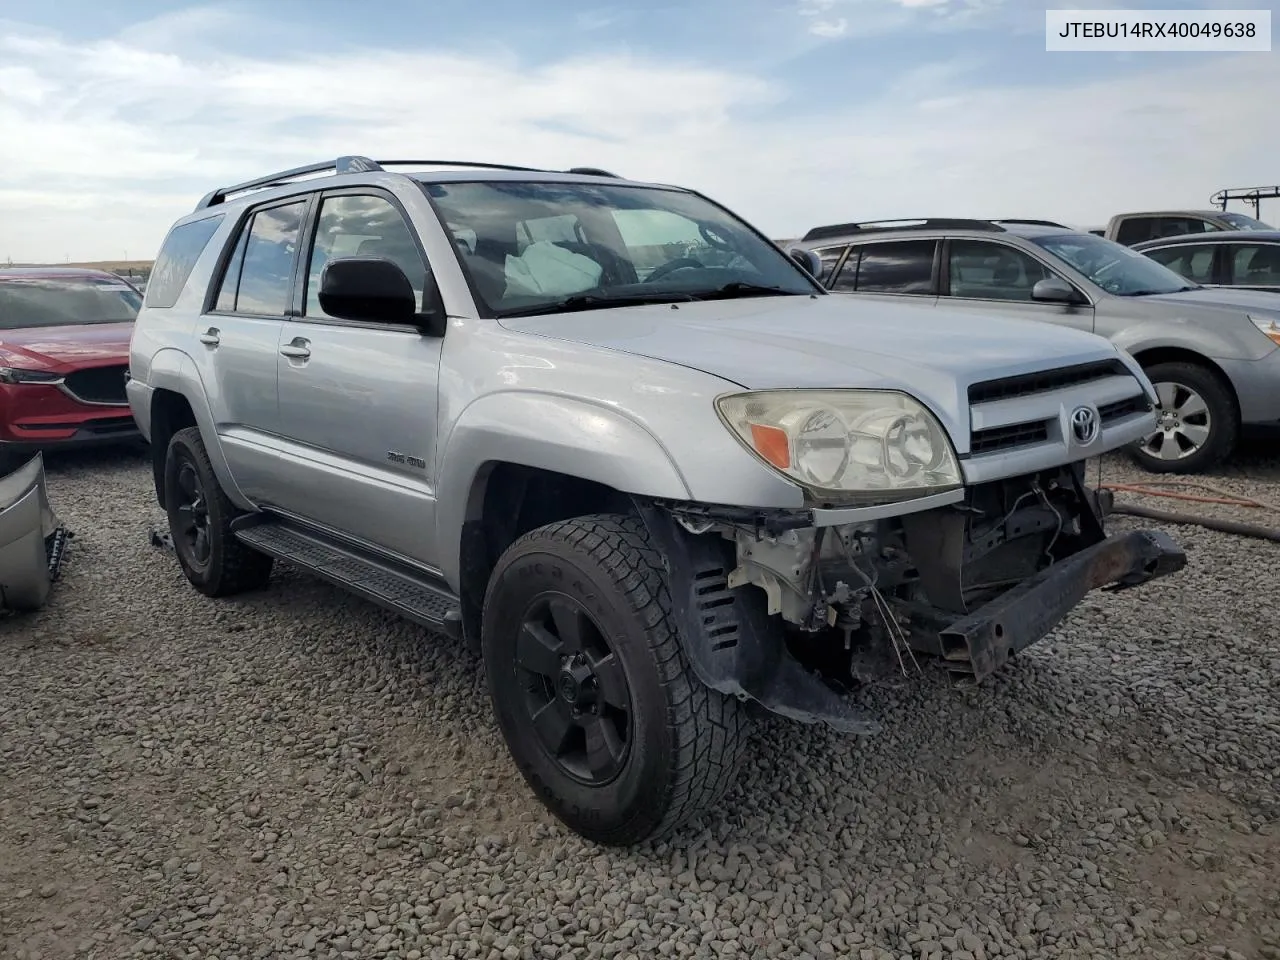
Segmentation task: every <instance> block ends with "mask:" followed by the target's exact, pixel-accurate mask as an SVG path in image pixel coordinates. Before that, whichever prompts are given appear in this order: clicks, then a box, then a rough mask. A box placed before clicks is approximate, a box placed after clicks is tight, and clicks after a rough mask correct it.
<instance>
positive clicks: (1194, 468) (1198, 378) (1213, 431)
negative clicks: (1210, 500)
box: [1130, 361, 1240, 474]
mask: <svg viewBox="0 0 1280 960" xmlns="http://www.w3.org/2000/svg"><path fill="white" fill-rule="evenodd" d="M1145 372H1146V374H1147V377H1148V379H1150V380H1151V382H1152V383H1155V384H1159V383H1175V384H1180V385H1184V386H1186V387H1188V388H1189V389H1191V390H1194V391H1195V392H1196V393H1198V394H1199V395H1200V397H1201V398H1202V399H1203V400H1204V402H1205V406H1206V407H1207V408H1208V410H1209V439H1208V440H1206V441H1205V442H1204V444H1203V445H1202V446H1201V447H1200V449H1199V450H1197V451H1196V452H1195V453H1192V454H1190V455H1188V456H1186V457H1184V458H1183V459H1181V460H1162V459H1160V458H1158V457H1153V456H1151V455H1150V454H1149V453H1146V452H1145V451H1144V450H1143V449H1142V442H1141V441H1139V442H1138V443H1136V444H1134V445H1133V447H1132V448H1130V455H1131V456H1132V458H1133V459H1134V461H1135V462H1137V464H1138V465H1139V466H1141V467H1142V468H1144V469H1145V470H1147V471H1149V472H1151V473H1168V474H1175V473H1176V474H1195V473H1204V472H1205V471H1207V470H1210V469H1212V468H1213V467H1215V466H1217V465H1218V464H1219V463H1221V462H1222V461H1223V460H1225V459H1226V458H1227V457H1229V456H1230V455H1231V453H1232V452H1233V451H1234V450H1235V448H1236V444H1237V442H1238V441H1239V438H1240V411H1239V408H1238V406H1237V405H1236V401H1235V397H1234V396H1232V393H1231V389H1230V387H1228V386H1227V385H1226V384H1225V383H1223V381H1222V378H1221V377H1220V376H1218V374H1217V373H1215V372H1214V371H1213V370H1210V369H1209V368H1208V367H1205V366H1202V365H1201V364H1197V363H1186V362H1182V361H1175V362H1169V363H1155V364H1152V365H1151V366H1150V367H1147V368H1146V370H1145Z"/></svg>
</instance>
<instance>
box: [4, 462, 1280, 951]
mask: <svg viewBox="0 0 1280 960" xmlns="http://www.w3.org/2000/svg"><path fill="white" fill-rule="evenodd" d="M1226 473H1227V475H1228V480H1229V482H1231V483H1233V484H1235V487H1234V488H1235V489H1240V490H1242V491H1247V490H1252V491H1253V492H1254V493H1255V494H1258V495H1263V496H1271V497H1272V498H1273V499H1274V498H1280V493H1277V483H1276V481H1277V480H1278V479H1280V461H1276V460H1270V459H1267V458H1266V457H1265V456H1263V455H1256V456H1252V457H1245V458H1242V459H1241V460H1240V461H1239V462H1237V463H1236V464H1234V465H1232V466H1231V467H1230V468H1228V470H1227V471H1226ZM1250 478H1252V479H1250ZM1107 479H1112V480H1116V479H1129V480H1141V479H1143V475H1141V474H1137V473H1135V472H1133V471H1132V470H1131V469H1129V468H1127V467H1125V466H1124V465H1123V464H1120V465H1119V466H1115V465H1108V468H1107ZM49 480H50V491H51V496H52V498H53V501H54V505H55V507H56V508H57V510H58V511H59V512H60V513H61V514H62V516H63V517H64V519H66V520H67V521H68V522H69V523H70V524H71V525H72V527H73V528H74V530H75V532H76V538H75V540H74V547H73V553H72V555H71V558H70V560H69V562H68V565H67V568H66V570H65V575H64V579H63V581H62V582H61V583H59V584H58V585H57V587H56V597H55V600H54V602H53V603H52V604H51V605H50V607H49V608H48V609H47V610H45V611H43V612H41V613H40V614H38V615H36V616H34V617H31V618H26V619H22V620H10V621H7V622H4V621H0V824H3V829H0V956H3V957H6V958H9V957H12V958H14V960H35V958H62V957H84V958H90V957H92V958H106V957H131V956H156V957H175V958H214V957H216V958H220V960H232V958H242V960H247V958H263V957H268V956H270V957H285V958H288V957H326V958H332V957H349V958H355V957H398V958H410V960H412V958H418V957H456V958H470V957H482V958H509V960H514V958H518V957H547V958H559V957H619V958H630V957H636V958H640V957H644V958H647V957H653V956H659V957H695V956H697V957H704V956H705V957H719V956H734V955H752V956H767V957H807V958H815V960H819V958H827V957H831V958H836V957H839V958H846V957H851V958H856V960H899V958H904V960H905V958H910V960H925V958H934V957H936V958H945V960H983V958H995V957H1022V958H1032V957H1073V958H1074V957H1080V958H1086V957H1088V958H1095V957H1096V958H1103V957H1107V958H1110V957H1123V956H1133V957H1142V958H1166V957H1168V958H1187V960H1193V958H1194V960H1200V958H1207V957H1228V958H1235V960H1242V958H1249V960H1254V958H1280V838H1278V836H1277V826H1276V822H1277V819H1278V818H1280V689H1278V687H1277V677H1278V676H1280V647H1277V642H1276V640H1275V639H1274V638H1275V627H1276V622H1277V617H1276V613H1277V607H1278V604H1277V602H1276V600H1275V599H1274V592H1273V591H1274V582H1275V570H1276V567H1277V556H1278V554H1277V549H1276V547H1275V546H1273V545H1268V544H1265V543H1262V542H1258V541H1248V540H1242V539H1238V538H1233V537H1228V536H1225V535H1222V534H1216V533H1212V532H1206V531H1202V530H1198V529H1194V528H1186V527H1179V528H1174V529H1172V530H1171V532H1172V533H1173V534H1174V535H1175V536H1176V537H1177V538H1178V539H1179V540H1180V541H1181V542H1183V543H1184V544H1185V545H1186V546H1187V548H1188V551H1189V553H1190V558H1191V559H1190V567H1189V569H1188V570H1187V571H1186V572H1185V573H1184V574H1183V575H1181V576H1179V577H1177V578H1176V579H1172V580H1169V581H1165V582H1163V583H1160V584H1158V585H1154V586H1152V587H1149V588H1147V589H1145V590H1143V591H1141V592H1138V593H1134V594H1118V595H1114V596H1111V595H1107V596H1096V595H1095V596H1092V597H1090V598H1089V600H1088V601H1087V602H1086V604H1085V605H1084V607H1083V608H1082V609H1080V610H1079V611H1078V613H1077V614H1076V615H1075V616H1073V617H1072V619H1071V620H1070V621H1069V622H1068V623H1067V624H1065V625H1064V626H1063V627H1062V628H1061V629H1060V630H1058V631H1057V632H1056V633H1055V634H1054V636H1052V637H1051V638H1049V639H1047V640H1046V641H1044V642H1043V643H1041V644H1039V645H1037V646H1036V647H1034V648H1032V649H1031V650H1030V651H1029V652H1028V654H1027V655H1026V656H1025V657H1023V658H1021V659H1020V661H1019V662H1018V663H1017V664H1015V665H1012V666H1011V667H1010V668H1009V669H1007V670H1006V671H1005V672H1004V673H1003V674H1002V675H1000V676H999V678H998V679H997V680H996V681H995V682H993V683H991V684H990V685H989V686H987V687H984V688H982V689H979V690H964V689H955V688H952V687H950V686H949V685H948V684H947V683H945V682H944V681H943V680H942V679H941V678H940V677H936V676H933V675H932V674H931V675H930V676H929V678H928V679H925V680H923V681H916V682H915V683H913V685H911V686H909V687H905V688H903V689H892V690H889V691H886V692H884V693H883V694H880V695H879V696H878V700H879V701H880V703H879V707H880V709H881V710H882V711H883V712H884V715H885V718H886V719H887V720H888V724H887V732H886V733H885V734H884V735H882V736H881V737H879V738H875V739H871V740H863V741H859V740H850V739H845V738H842V737H840V736H837V735H834V734H827V733H825V732H822V731H815V730H810V729H807V728H802V727H798V726H795V725H792V724H789V723H786V722H782V721H778V722H770V723H766V724H764V725H762V727H761V728H760V730H759V732H758V734H757V740H758V743H757V747H758V749H757V750H756V751H755V754H754V756H755V759H754V760H753V761H752V763H751V764H750V766H749V768H748V769H747V770H746V771H745V772H744V775H743V777H742V778H741V780H740V782H739V786H738V787H737V788H736V789H735V790H734V791H733V792H732V794H731V795H730V796H729V798H728V800H727V801H726V804H725V811H724V812H723V813H719V814H715V815H713V816H710V817H708V818H707V819H706V820H705V821H704V822H701V823H698V824H695V825H694V826H693V827H691V828H690V829H689V830H687V831H686V832H685V833H684V834H682V835H681V836H679V837H678V838H677V839H676V840H675V841H673V842H669V843H665V844H662V845H659V846H656V847H651V848H646V849H641V850H638V851H633V852H629V853H622V852H607V851H601V850H599V849H595V848H592V847H590V846H589V845H587V844H585V843H584V842H582V841H580V840H578V839H577V838H575V837H574V836H572V835H570V834H568V833H567V832H566V831H564V830H562V829H561V828H560V827H559V826H558V825H557V824H556V823H555V822H554V821H553V820H552V819H551V818H550V817H549V816H548V815H546V814H545V813H544V812H543V811H542V809H541V808H540V807H539V806H537V805H536V804H535V803H534V802H533V801H532V800H531V799H530V795H529V794H528V792H527V790H526V789H525V786H524V784H523V781H521V780H520V779H519V776H518V774H517V773H516V772H515V770H514V767H513V766H512V764H511V763H510V762H509V760H508V759H507V756H506V752H505V749H504V747H503V745H502V743H501V740H500V738H499V736H498V734H497V731H496V729H495V726H494V724H493V721H492V720H491V718H490V714H489V710H488V707H487V703H486V700H485V698H484V688H483V685H482V681H481V677H480V673H479V664H478V662H477V661H476V660H475V659H473V658H472V657H471V656H469V655H468V654H466V653H464V652H463V651H461V650H460V649H458V648H457V647H456V646H455V645H452V644H450V643H447V642H444V641H438V640H435V639H433V638H432V637H431V636H430V635H428V634H426V633H425V632H423V631H421V630H419V629H417V628H415V627H412V626H409V625H407V624H404V623H402V622H399V621H396V620H395V619H393V618H391V617H388V616H385V615H383V614H381V613H380V612H378V611H376V610H374V609H373V608H371V607H368V606H366V605H364V604H362V603H359V602H357V601H355V600H351V599H348V598H345V597H343V596H341V595H338V594H335V593H334V592H333V591H331V590H328V589H326V588H324V587H323V586H321V585H319V584H317V583H316V582H314V581H311V580H309V579H306V578H304V577H302V576H298V575H294V574H292V573H290V572H289V571H287V570H285V569H282V570H280V571H279V572H278V573H277V575H276V577H275V579H274V581H273V585H272V587H271V589H270V590H269V591H268V592H266V593H264V594H260V595H255V596H253V597H250V598H245V599H240V600H235V601H219V602H215V601H207V600H204V599H203V598H200V597H199V596H198V595H197V594H195V593H194V592H193V591H191V590H190V589H189V588H188V587H187V586H186V584H185V581H183V580H182V578H181V575H180V574H179V572H178V569H177V566H176V563H175V562H174V560H173V559H172V557H170V556H168V555H165V554H163V553H160V552H158V551H155V550H153V549H151V548H149V547H148V546H147V544H146V537H147V533H148V530H149V528H150V526H151V525H152V524H153V523H155V522H157V521H158V520H159V519H160V515H159V511H158V509H157V508H156V507H155V506H154V504H153V502H152V498H151V491H150V481H149V474H148V470H147V468H146V466H145V465H144V464H143V463H142V462H141V461H140V460H139V459H138V458H136V457H133V456H132V455H129V454H112V453H102V454H97V455H83V456H79V457H74V458H65V457H63V458H57V459H53V460H51V461H50V464H49ZM1161 505H1162V506H1172V507H1174V508H1177V506H1178V505H1172V504H1169V503H1167V502H1166V503H1163V504H1161ZM1249 519H1260V518H1258V517H1254V516H1251V517H1250V518H1249ZM1277 522H1280V521H1277ZM1116 525H1117V527H1119V526H1122V525H1131V522H1130V521H1127V520H1124V521H1121V520H1117V521H1116Z"/></svg>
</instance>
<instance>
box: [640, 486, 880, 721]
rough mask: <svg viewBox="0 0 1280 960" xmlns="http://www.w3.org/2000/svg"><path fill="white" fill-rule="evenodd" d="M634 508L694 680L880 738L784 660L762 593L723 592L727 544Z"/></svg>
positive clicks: (653, 510)
mask: <svg viewBox="0 0 1280 960" xmlns="http://www.w3.org/2000/svg"><path fill="white" fill-rule="evenodd" d="M636 508H637V510H638V511H639V514H640V516H641V518H642V519H643V521H644V524H645V526H646V527H647V528H648V531H649V534H650V536H652V537H653V539H654V540H655V541H656V543H657V545H658V546H659V548H660V550H661V552H662V555H663V560H664V561H665V563H666V567H667V581H668V590H669V591H670V594H671V608H672V615H673V616H674V618H675V621H676V628H677V630H678V632H679V635H680V640H681V645H682V647H683V649H684V652H685V656H686V657H688V659H689V662H690V665H691V666H692V668H693V671H694V673H695V674H696V675H697V677H698V679H699V680H701V681H702V682H703V683H705V684H706V685H707V686H709V687H711V688H712V689H713V690H717V691H719V692H720V693H723V694H725V695H726V696H733V697H737V698H739V699H741V700H751V701H755V702H756V703H758V704H759V705H760V706H762V707H764V708H765V709H766V710H769V711H770V712H772V713H776V714H779V715H781V716H784V717H787V718H789V719H792V720H796V721H799V722H801V723H806V724H817V723H822V724H825V725H826V726H828V727H831V728H832V729H834V730H837V731H840V732H841V733H851V734H875V733H879V732H880V730H881V724H880V723H879V721H877V720H875V719H873V718H871V717H869V716H867V715H866V714H865V713H863V712H862V711H860V710H859V709H858V707H857V706H856V705H855V704H854V703H852V702H851V701H850V700H849V699H848V698H847V697H846V696H843V695H842V694H840V693H839V692H837V691H836V690H835V689H833V688H832V687H830V686H829V685H828V684H827V683H826V682H824V681H823V679H822V678H821V677H820V676H818V675H816V674H814V673H811V672H809V671H808V670H806V669H805V667H804V666H803V665H801V663H800V662H799V661H798V660H796V659H795V657H793V656H792V655H791V653H790V652H789V651H788V650H787V648H786V644H785V643H784V642H783V640H782V638H781V637H780V635H779V632H778V630H777V628H776V624H774V623H771V622H770V617H769V614H768V611H767V609H766V597H765V594H764V592H763V591H761V590H759V589H757V588H755V587H754V586H752V585H750V584H746V585H743V586H739V587H736V588H731V587H730V586H729V583H728V580H729V574H730V572H731V571H732V570H733V569H734V567H735V566H736V562H735V560H734V556H733V547H732V545H731V544H729V543H728V542H727V541H725V540H724V539H723V538H721V537H719V536H718V535H716V534H714V533H713V534H702V535H695V534H692V533H690V532H688V531H687V530H686V529H684V528H683V527H682V526H681V525H680V524H679V523H677V522H676V520H675V518H674V517H673V516H672V515H671V514H670V513H669V512H667V511H666V510H664V509H662V508H660V507H658V506H655V505H654V504H652V503H651V502H647V501H644V500H641V499H639V498H637V500H636Z"/></svg>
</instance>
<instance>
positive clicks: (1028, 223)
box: [991, 217, 1071, 230]
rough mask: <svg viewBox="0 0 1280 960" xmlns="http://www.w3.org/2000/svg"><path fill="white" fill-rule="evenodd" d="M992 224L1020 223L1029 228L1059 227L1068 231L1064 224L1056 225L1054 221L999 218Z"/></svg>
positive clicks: (1068, 228)
mask: <svg viewBox="0 0 1280 960" xmlns="http://www.w3.org/2000/svg"><path fill="white" fill-rule="evenodd" d="M991 222H992V223H1020V224H1023V225H1024V226H1030V227H1061V228H1062V229H1063V230H1070V229H1071V228H1070V227H1068V226H1067V225H1066V224H1065V223H1058V222H1057V221H1056V220H1027V219H1019V218H1016V217H1001V218H1000V219H998V220H992V221H991Z"/></svg>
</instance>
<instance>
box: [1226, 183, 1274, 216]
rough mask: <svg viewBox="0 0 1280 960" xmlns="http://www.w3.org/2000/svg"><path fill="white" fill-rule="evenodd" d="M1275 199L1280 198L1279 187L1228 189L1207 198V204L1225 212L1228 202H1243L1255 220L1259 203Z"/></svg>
mask: <svg viewBox="0 0 1280 960" xmlns="http://www.w3.org/2000/svg"><path fill="white" fill-rule="evenodd" d="M1277 198H1280V187H1228V188H1227V189H1225V190H1219V191H1218V192H1217V193H1215V194H1214V195H1213V196H1212V197H1210V198H1209V202H1210V203H1212V204H1214V205H1215V206H1216V207H1217V208H1218V209H1219V210H1226V209H1227V201H1228V200H1243V201H1244V202H1245V203H1247V204H1249V205H1250V206H1251V207H1253V216H1254V219H1257V218H1258V217H1259V215H1260V214H1259V210H1258V208H1259V206H1260V205H1261V201H1263V200H1275V199H1277Z"/></svg>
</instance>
